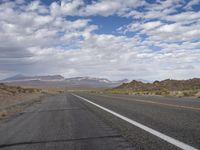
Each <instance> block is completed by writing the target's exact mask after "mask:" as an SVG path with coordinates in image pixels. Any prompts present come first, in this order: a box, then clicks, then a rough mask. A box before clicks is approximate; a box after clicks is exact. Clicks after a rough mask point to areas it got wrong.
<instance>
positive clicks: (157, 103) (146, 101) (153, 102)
mask: <svg viewBox="0 0 200 150" xmlns="http://www.w3.org/2000/svg"><path fill="white" fill-rule="evenodd" d="M102 96H104V97H110V98H116V99H124V100H133V101H137V102H142V103H149V104H156V105H164V106H170V107H176V108H185V109H191V110H200V107H190V106H183V105H174V104H166V103H160V102H155V101H149V100H141V99H135V98H133V99H127V98H119V97H114V96H107V95H102Z"/></svg>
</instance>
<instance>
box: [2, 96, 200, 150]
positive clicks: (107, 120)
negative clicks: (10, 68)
mask: <svg viewBox="0 0 200 150" xmlns="http://www.w3.org/2000/svg"><path fill="white" fill-rule="evenodd" d="M87 100H88V101H87ZM95 105H98V106H99V107H97V106H95ZM101 107H102V108H101ZM104 109H107V110H108V111H106V110H104ZM109 111H110V112H109ZM112 112H114V114H112ZM117 114H119V115H121V116H123V117H125V119H126V118H127V119H129V120H128V121H132V122H133V121H134V122H136V123H139V124H141V125H143V126H145V127H148V128H150V129H152V130H154V131H157V132H159V133H161V135H160V134H159V135H158V136H156V135H153V134H152V133H150V132H149V130H147V131H145V130H144V129H143V126H142V127H138V126H137V124H136V125H133V124H132V123H130V122H128V121H127V120H123V118H122V119H121V118H120V117H118V116H116V115H117ZM165 136H167V137H170V140H171V138H172V139H175V140H177V141H180V142H181V144H182V145H181V146H183V147H184V144H185V145H186V146H188V147H185V149H190V148H191V149H195V148H196V149H199V148H200V100H199V99H190V98H164V97H146V96H143V97H142V96H123V95H98V94H88V93H75V95H73V94H70V93H68V94H61V95H58V96H53V97H51V98H49V99H48V100H45V101H43V102H42V103H39V104H35V105H33V106H31V107H29V108H28V109H27V110H26V111H25V112H24V113H23V114H21V115H19V116H16V117H14V118H10V119H9V120H2V121H0V149H3V150H4V149H5V150H10V149H13V150H23V149H24V150H29V149H38V150H45V149H48V150H51V149H58V150H60V149H69V150H73V149H76V150H79V149H84V150H90V149H91V150H96V149H97V150H98V149H101V150H117V149H121V150H126V149H159V150H160V149H166V150H168V149H181V148H178V146H176V144H177V143H176V142H175V143H173V141H172V142H171V143H170V142H167V141H166V140H163V139H162V138H163V137H164V139H165V138H166V137H165ZM170 140H169V141H170Z"/></svg>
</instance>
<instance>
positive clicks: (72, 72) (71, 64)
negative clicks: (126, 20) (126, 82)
mask: <svg viewBox="0 0 200 150" xmlns="http://www.w3.org/2000/svg"><path fill="white" fill-rule="evenodd" d="M194 4H196V3H195V2H193V4H186V3H183V2H182V1H181V0H179V1H173V0H169V1H159V2H157V3H155V4H149V3H147V2H144V1H139V0H127V1H123V0H116V1H109V0H101V1H96V2H92V3H91V4H89V5H87V4H85V3H84V1H82V0H65V1H61V3H58V2H53V3H52V4H51V5H50V6H46V5H44V4H42V2H40V1H33V2H31V3H28V4H26V3H24V1H20V0H18V1H17V2H14V1H13V2H4V3H2V4H0V52H1V53H0V70H1V71H0V78H3V77H5V76H8V75H12V74H16V73H25V74H39V73H41V74H44V73H45V74H48V73H49V74H62V75H65V76H66V77H70V76H82V75H83V76H97V77H108V78H111V79H121V78H125V77H128V78H130V79H133V78H144V79H149V80H154V79H165V78H180V79H182V78H190V77H195V76H196V77H198V76H199V75H200V69H199V67H198V66H199V63H200V62H199V61H198V60H199V57H200V51H199V48H200V42H199V37H200V32H199V28H200V17H199V12H196V11H193V10H192V7H190V10H189V11H187V12H177V11H176V8H180V7H181V6H187V7H189V6H192V5H194ZM138 6H143V7H144V9H145V11H143V12H140V11H137V10H136V9H135V8H137V7H138ZM184 9H186V8H184ZM187 9H188V8H187ZM95 15H101V16H110V15H118V16H120V17H132V18H133V19H134V20H133V22H132V23H130V24H128V25H125V26H122V27H120V28H119V31H121V32H123V33H124V34H123V35H121V36H116V35H112V34H96V33H95V32H94V31H95V30H98V29H99V27H98V26H97V25H94V24H92V20H91V19H90V16H95ZM67 16H82V17H85V18H87V19H76V20H74V21H70V20H68V19H66V18H67ZM86 16H88V17H86ZM152 19H153V20H152ZM128 32H136V34H135V35H134V36H133V37H130V36H127V35H126V33H128ZM155 46H156V47H158V50H154V49H153V48H152V47H155Z"/></svg>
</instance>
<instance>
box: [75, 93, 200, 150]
mask: <svg viewBox="0 0 200 150" xmlns="http://www.w3.org/2000/svg"><path fill="white" fill-rule="evenodd" d="M72 95H74V96H75V97H78V98H80V99H82V100H84V101H86V102H88V103H90V104H92V105H94V106H96V107H98V108H100V109H103V110H105V111H107V112H109V113H111V114H112V115H114V116H116V117H118V118H120V119H122V120H124V121H126V122H128V123H131V124H132V125H134V126H136V127H138V128H140V129H142V130H145V131H147V132H149V133H151V134H153V135H155V136H157V137H159V138H160V139H163V140H164V141H167V142H168V143H170V144H172V145H175V146H177V147H179V148H181V149H183V150H198V149H197V148H194V147H192V146H190V145H188V144H185V143H183V142H181V141H179V140H176V139H174V138H172V137H170V136H167V135H165V134H163V133H161V132H159V131H156V130H154V129H152V128H149V127H147V126H145V125H143V124H141V123H139V122H136V121H134V120H132V119H130V118H127V117H125V116H123V115H120V114H118V113H116V112H114V111H112V110H109V109H107V108H105V107H103V106H101V105H98V104H96V103H94V102H91V101H90V100H88V99H86V98H84V97H81V96H79V95H76V94H72Z"/></svg>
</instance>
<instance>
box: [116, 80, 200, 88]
mask: <svg viewBox="0 0 200 150" xmlns="http://www.w3.org/2000/svg"><path fill="white" fill-rule="evenodd" d="M115 89H126V90H131V91H156V90H158V91H159V90H168V91H178V90H196V89H200V78H193V79H189V80H170V79H166V80H163V81H155V82H153V83H143V82H141V81H136V80H133V81H131V82H130V83H123V84H122V85H120V86H118V87H116V88H115Z"/></svg>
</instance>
